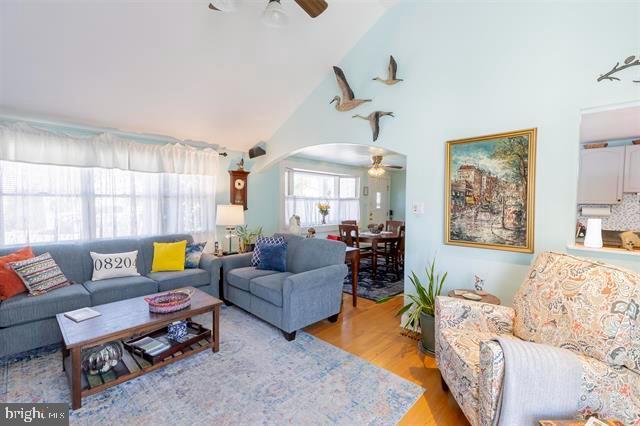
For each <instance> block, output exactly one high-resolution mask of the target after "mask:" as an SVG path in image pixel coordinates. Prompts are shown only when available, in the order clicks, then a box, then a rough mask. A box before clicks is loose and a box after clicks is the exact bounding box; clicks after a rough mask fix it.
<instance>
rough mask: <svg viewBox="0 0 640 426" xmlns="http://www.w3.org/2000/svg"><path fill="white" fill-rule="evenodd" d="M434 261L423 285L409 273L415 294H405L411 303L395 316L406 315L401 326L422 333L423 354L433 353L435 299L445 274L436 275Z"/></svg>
mask: <svg viewBox="0 0 640 426" xmlns="http://www.w3.org/2000/svg"><path fill="white" fill-rule="evenodd" d="M435 269H436V260H435V259H433V261H432V262H431V265H429V266H428V267H427V268H426V269H425V271H426V275H427V276H426V278H427V279H426V282H425V283H424V284H423V283H422V281H420V278H419V277H418V276H417V275H416V273H415V272H413V271H412V272H411V275H410V276H409V279H410V280H411V283H412V284H413V287H414V288H415V294H407V297H409V299H411V302H409V303H408V304H406V305H405V306H403V307H402V308H401V309H400V310H399V311H398V313H397V315H403V314H405V313H407V320H406V322H405V323H404V324H403V326H404V327H406V328H409V329H410V330H413V331H416V332H417V330H418V325H420V331H421V332H422V349H423V350H424V351H425V352H429V353H434V352H435V317H434V315H435V306H436V297H438V296H439V295H440V293H441V292H442V287H443V286H444V281H445V279H446V278H447V272H445V273H444V275H442V277H441V276H440V274H439V273H436V271H435Z"/></svg>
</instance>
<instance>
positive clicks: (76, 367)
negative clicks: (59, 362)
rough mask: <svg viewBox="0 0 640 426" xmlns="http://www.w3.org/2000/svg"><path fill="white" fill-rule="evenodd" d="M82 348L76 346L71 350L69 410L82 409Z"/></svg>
mask: <svg viewBox="0 0 640 426" xmlns="http://www.w3.org/2000/svg"><path fill="white" fill-rule="evenodd" d="M81 349H82V348H80V347H79V346H76V347H75V348H71V408H72V409H73V410H77V409H78V408H80V407H82V388H81V387H80V386H81V382H80V379H81V374H82V366H81V363H82V351H81Z"/></svg>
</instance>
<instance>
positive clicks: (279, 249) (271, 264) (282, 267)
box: [257, 243, 287, 272]
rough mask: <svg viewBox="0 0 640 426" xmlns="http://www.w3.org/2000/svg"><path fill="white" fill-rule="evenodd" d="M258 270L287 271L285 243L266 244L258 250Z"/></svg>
mask: <svg viewBox="0 0 640 426" xmlns="http://www.w3.org/2000/svg"><path fill="white" fill-rule="evenodd" d="M257 268H258V269H265V270H268V271H279V272H286V271H287V243H282V244H266V245H263V246H262V248H261V250H260V263H258V266H257Z"/></svg>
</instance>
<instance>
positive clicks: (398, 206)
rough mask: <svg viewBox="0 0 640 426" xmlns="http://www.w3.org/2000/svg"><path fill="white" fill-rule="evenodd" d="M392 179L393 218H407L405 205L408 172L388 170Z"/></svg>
mask: <svg viewBox="0 0 640 426" xmlns="http://www.w3.org/2000/svg"><path fill="white" fill-rule="evenodd" d="M388 173H389V177H390V180H391V194H390V195H391V210H392V211H393V220H405V217H406V213H405V206H406V201H407V189H406V181H407V172H405V171H404V170H402V171H388Z"/></svg>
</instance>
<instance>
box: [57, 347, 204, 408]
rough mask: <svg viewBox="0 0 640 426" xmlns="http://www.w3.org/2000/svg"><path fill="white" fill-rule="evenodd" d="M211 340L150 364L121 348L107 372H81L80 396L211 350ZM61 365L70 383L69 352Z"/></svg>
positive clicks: (71, 381) (91, 393)
mask: <svg viewBox="0 0 640 426" xmlns="http://www.w3.org/2000/svg"><path fill="white" fill-rule="evenodd" d="M211 341H212V339H211V338H210V337H208V338H206V339H202V340H200V341H199V342H197V343H194V344H193V345H191V346H190V347H187V348H184V349H183V350H182V351H180V352H176V353H174V354H173V355H170V356H169V357H167V358H165V359H164V361H160V362H157V363H155V364H151V363H150V362H149V361H147V360H146V359H144V358H142V357H140V356H138V355H135V354H132V353H130V352H129V351H127V350H124V349H123V354H122V359H121V360H120V361H119V362H118V364H117V365H116V366H115V367H113V368H112V369H111V370H109V371H108V372H106V373H101V374H97V375H90V374H86V373H85V372H84V371H83V372H82V373H81V377H80V388H81V397H82V398H84V397H87V396H89V395H93V394H96V393H99V392H102V391H103V390H105V389H107V388H110V387H112V386H116V385H119V384H120V383H124V382H126V381H128V380H131V379H135V378H136V377H138V376H141V375H143V374H146V373H149V372H151V371H154V370H157V369H158V368H162V367H164V366H165V365H168V364H171V363H172V362H175V361H179V360H181V359H184V358H187V357H189V356H191V355H195V354H197V353H199V352H202V351H204V350H207V349H209V350H211ZM120 344H121V345H122V342H120ZM63 365H64V371H65V373H66V375H67V379H68V380H69V384H71V385H72V384H73V380H72V374H71V371H72V368H71V354H70V353H69V354H65V355H64V360H63ZM75 408H79V407H74V409H75Z"/></svg>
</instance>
